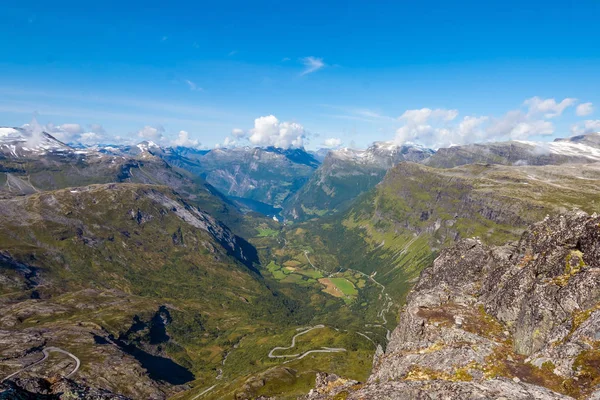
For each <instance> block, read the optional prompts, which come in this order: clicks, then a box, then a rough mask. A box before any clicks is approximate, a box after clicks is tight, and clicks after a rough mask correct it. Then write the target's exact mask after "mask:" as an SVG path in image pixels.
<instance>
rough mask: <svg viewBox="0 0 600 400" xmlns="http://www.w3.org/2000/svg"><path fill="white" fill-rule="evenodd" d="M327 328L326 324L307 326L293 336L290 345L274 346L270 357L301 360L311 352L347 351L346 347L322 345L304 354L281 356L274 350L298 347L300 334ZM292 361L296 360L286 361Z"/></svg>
mask: <svg viewBox="0 0 600 400" xmlns="http://www.w3.org/2000/svg"><path fill="white" fill-rule="evenodd" d="M323 328H325V325H315V326H313V327H310V328H306V330H304V331H302V332H300V333H297V334H296V335H294V337H293V338H292V344H291V345H290V346H288V347H273V349H271V351H270V352H269V358H293V359H295V360H301V359H303V358H304V357H306V356H307V355H309V354H311V353H339V352H341V351H346V349H344V348H341V347H340V348H335V347H322V348H320V349H315V350H308V351H306V352H304V353H302V354H284V355H280V356H276V355H274V354H273V352H275V351H278V350H289V349H293V348H294V347H296V338H297V337H298V336H302V335H304V334H306V333H308V332H310V331H312V330H314V329H323ZM290 361H294V360H288V361H286V363H288V362H290Z"/></svg>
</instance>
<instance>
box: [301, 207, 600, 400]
mask: <svg viewBox="0 0 600 400" xmlns="http://www.w3.org/2000/svg"><path fill="white" fill-rule="evenodd" d="M599 385H600V217H598V216H597V215H593V216H589V215H587V214H585V213H576V214H570V215H566V216H564V215H561V216H555V217H547V218H546V219H545V220H544V221H542V222H540V223H537V224H534V225H533V226H531V227H530V229H529V230H527V231H526V232H525V233H524V234H523V236H522V237H521V239H520V241H519V242H517V243H512V244H508V245H505V246H501V247H489V246H486V245H483V244H482V243H481V242H479V241H478V240H476V239H466V240H463V241H461V242H459V243H457V244H456V245H455V246H453V247H452V248H449V249H447V250H444V251H442V252H441V254H440V256H439V257H438V258H437V259H436V260H435V262H434V264H433V266H431V267H430V268H427V269H426V270H424V271H423V273H422V274H421V277H420V279H419V281H418V283H417V284H416V286H415V287H414V289H413V291H412V292H411V294H410V295H409V297H408V300H407V304H406V305H405V307H404V308H403V310H402V313H401V316H400V324H399V325H398V327H397V328H396V330H395V331H394V333H393V335H392V339H391V341H390V343H389V345H388V348H387V350H386V352H385V354H384V355H382V356H381V357H378V358H377V360H376V363H375V365H374V368H373V372H372V375H371V377H370V378H369V380H368V382H366V383H365V384H363V385H357V384H354V383H353V384H351V385H347V384H346V385H342V384H340V385H339V386H338V387H336V385H335V384H332V383H331V382H328V383H327V385H324V384H323V382H320V381H318V382H317V388H316V389H315V390H313V392H312V393H311V394H310V395H309V396H308V398H309V399H326V398H331V397H333V396H336V395H341V396H346V398H348V399H370V398H377V399H433V398H449V399H450V398H452V399H454V398H461V399H483V398H507V399H560V398H597V397H595V396H600V389H599V387H600V386H599ZM327 387H328V388H330V389H329V390H327V389H326V388H327Z"/></svg>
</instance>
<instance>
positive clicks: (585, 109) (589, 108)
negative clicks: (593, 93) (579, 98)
mask: <svg viewBox="0 0 600 400" xmlns="http://www.w3.org/2000/svg"><path fill="white" fill-rule="evenodd" d="M593 112H594V105H593V104H592V103H581V104H580V105H578V106H577V108H576V109H575V113H576V114H577V115H578V116H579V117H585V116H586V115H590V114H591V113H593Z"/></svg>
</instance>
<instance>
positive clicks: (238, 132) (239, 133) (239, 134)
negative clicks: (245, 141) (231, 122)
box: [231, 128, 247, 138]
mask: <svg viewBox="0 0 600 400" xmlns="http://www.w3.org/2000/svg"><path fill="white" fill-rule="evenodd" d="M246 133H247V132H246V131H244V130H243V129H239V128H235V129H232V130H231V134H232V135H233V136H234V137H236V138H241V137H244V136H246Z"/></svg>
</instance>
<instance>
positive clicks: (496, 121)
mask: <svg viewBox="0 0 600 400" xmlns="http://www.w3.org/2000/svg"><path fill="white" fill-rule="evenodd" d="M575 102H576V99H573V98H565V99H563V100H562V101H560V102H557V101H556V100H555V99H542V98H540V97H532V98H530V99H528V100H526V101H525V102H524V103H523V106H525V107H526V109H525V110H523V109H517V110H511V111H509V112H507V113H506V114H505V115H503V116H502V117H499V118H494V117H491V116H465V117H463V118H462V119H460V120H457V119H456V118H457V116H458V111H457V110H447V109H433V110H432V109H429V108H422V109H418V110H407V111H405V112H404V113H403V114H402V115H401V116H400V117H399V118H398V119H399V120H400V121H402V122H404V125H403V126H402V127H400V128H399V129H398V130H397V131H396V139H395V140H396V142H398V143H405V142H419V143H421V144H423V145H426V146H430V147H434V148H437V147H442V146H449V145H457V144H465V143H474V142H481V141H501V140H524V139H528V138H530V137H534V136H546V135H552V134H553V133H554V125H553V124H552V122H550V121H549V120H550V119H552V118H556V117H558V116H560V115H561V114H562V113H563V112H564V110H565V109H566V108H568V107H571V106H573V105H574V104H575ZM586 122H587V121H586ZM589 125H590V124H589V123H588V126H583V127H574V128H573V130H574V131H589V130H590V129H592V128H591V127H590V126H589Z"/></svg>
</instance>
